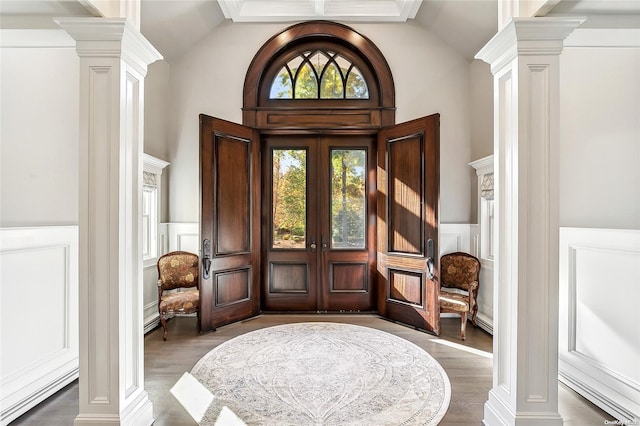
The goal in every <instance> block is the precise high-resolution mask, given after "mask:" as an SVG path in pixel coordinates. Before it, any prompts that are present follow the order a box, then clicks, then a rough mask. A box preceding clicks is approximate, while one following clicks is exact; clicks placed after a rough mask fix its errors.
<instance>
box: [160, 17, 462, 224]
mask: <svg viewBox="0 0 640 426" xmlns="http://www.w3.org/2000/svg"><path fill="white" fill-rule="evenodd" d="M288 26H289V25H284V24H238V23H236V24H230V23H228V22H225V23H223V24H222V25H221V26H220V27H219V28H217V29H216V30H214V32H212V33H211V34H210V35H209V36H208V37H206V38H205V39H203V40H202V41H201V42H200V43H198V44H197V45H196V46H195V47H194V48H193V49H192V50H191V51H189V52H188V53H187V54H186V55H185V56H184V57H183V58H182V59H181V60H180V61H178V62H176V63H174V64H172V65H171V89H170V108H171V109H170V128H169V146H170V148H169V150H170V152H169V158H167V161H170V162H171V170H170V195H169V197H170V200H171V206H170V215H169V216H170V221H171V222H197V221H199V206H198V199H199V195H198V190H199V189H198V161H199V160H198V149H199V146H198V140H199V134H198V115H199V114H200V113H205V114H207V115H212V116H217V117H220V118H223V119H226V120H229V121H234V122H237V123H240V122H241V121H242V115H241V107H242V90H243V84H244V78H245V74H246V70H247V68H248V66H249V63H250V62H251V60H252V59H253V56H254V55H255V54H256V53H257V51H258V50H259V48H260V47H261V46H262V44H263V43H265V42H266V41H267V40H268V39H269V38H270V37H272V36H273V35H275V34H277V33H278V32H280V31H281V30H283V29H285V28H287V27H288ZM353 28H354V29H355V30H356V31H359V32H361V33H362V34H363V35H365V36H367V37H369V38H370V39H371V40H372V41H373V42H374V43H375V44H376V45H377V46H378V47H379V48H380V50H381V51H382V53H383V54H384V55H385V57H386V58H387V61H388V62H389V65H390V67H391V71H392V73H393V76H394V81H395V86H396V105H397V114H396V121H397V122H402V121H407V120H410V119H413V118H417V117H420V116H423V115H428V114H432V113H436V112H437V113H440V114H441V127H440V141H441V150H440V152H441V154H440V155H441V190H440V192H441V197H440V199H441V210H440V213H441V221H442V222H444V223H468V222H469V221H470V219H471V207H470V203H471V196H470V187H471V185H470V176H471V175H470V170H469V166H468V163H469V161H471V151H470V142H469V139H470V124H469V123H470V102H469V85H470V81H469V64H468V62H467V61H466V60H465V59H464V58H462V57H461V56H459V55H457V54H455V53H453V51H452V50H451V49H450V48H448V47H447V46H445V45H444V44H442V42H440V41H439V40H438V39H437V38H436V37H435V36H433V35H432V34H431V33H429V32H428V31H425V30H424V29H422V28H420V27H419V26H417V25H415V24H413V23H408V24H360V25H353Z"/></svg>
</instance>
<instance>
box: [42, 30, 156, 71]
mask: <svg viewBox="0 0 640 426" xmlns="http://www.w3.org/2000/svg"><path fill="white" fill-rule="evenodd" d="M54 21H55V22H56V23H57V24H58V25H60V27H62V28H63V29H64V30H65V31H67V33H69V35H70V36H71V37H73V39H74V40H75V41H76V50H77V52H78V56H80V57H122V58H123V59H125V60H127V61H128V62H129V63H131V65H133V66H135V67H136V68H137V69H138V70H139V71H140V72H143V73H144V74H146V71H147V66H148V65H149V64H151V63H153V62H155V61H158V60H161V59H162V55H161V54H160V52H158V50H157V49H156V48H155V47H153V45H152V44H151V43H150V42H149V41H148V40H147V39H146V38H145V37H144V36H143V35H142V33H140V31H138V30H137V29H136V28H135V27H134V26H133V25H132V24H131V23H130V22H129V21H127V20H126V19H125V18H94V17H91V18H56V19H54Z"/></svg>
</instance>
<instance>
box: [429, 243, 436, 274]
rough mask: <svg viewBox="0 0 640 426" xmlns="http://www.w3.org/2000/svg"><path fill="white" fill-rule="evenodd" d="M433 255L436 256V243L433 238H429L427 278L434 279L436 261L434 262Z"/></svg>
mask: <svg viewBox="0 0 640 426" xmlns="http://www.w3.org/2000/svg"><path fill="white" fill-rule="evenodd" d="M433 256H434V244H433V240H432V239H431V238H429V240H428V241H427V278H428V279H430V280H432V279H434V277H435V274H434V270H433V269H434V263H433Z"/></svg>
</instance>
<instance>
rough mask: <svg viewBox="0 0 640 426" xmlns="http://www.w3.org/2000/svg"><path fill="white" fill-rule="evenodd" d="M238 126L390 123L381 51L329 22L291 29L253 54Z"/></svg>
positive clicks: (390, 93) (389, 80)
mask: <svg viewBox="0 0 640 426" xmlns="http://www.w3.org/2000/svg"><path fill="white" fill-rule="evenodd" d="M242 117H243V118H242V121H243V124H245V125H246V126H249V127H254V128H256V129H264V130H276V131H284V132H288V131H293V130H308V129H314V130H317V129H331V130H332V131H333V130H338V129H339V130H340V131H342V130H345V131H352V130H353V131H362V130H363V129H364V130H370V129H379V128H381V127H385V126H389V125H391V124H393V123H395V95H394V86H393V77H392V75H391V70H390V69H389V65H388V64H387V61H386V60H385V58H384V56H383V55H382V52H381V51H380V50H379V49H378V48H377V47H376V46H375V45H374V44H373V43H372V42H371V40H369V39H368V38H366V37H364V36H362V35H361V34H359V33H357V32H355V31H354V30H353V29H351V28H349V27H347V26H345V25H342V24H338V23H335V22H326V21H312V22H303V23H300V24H296V25H293V26H291V27H289V28H287V29H285V30H284V31H282V32H280V33H278V34H276V35H275V36H273V37H272V38H270V39H269V40H268V41H267V42H266V43H265V44H264V45H263V46H262V47H261V48H260V50H259V51H258V52H257V53H256V55H255V57H254V58H253V60H252V61H251V64H250V65H249V68H248V69H247V76H246V78H245V82H244V92H243V105H242Z"/></svg>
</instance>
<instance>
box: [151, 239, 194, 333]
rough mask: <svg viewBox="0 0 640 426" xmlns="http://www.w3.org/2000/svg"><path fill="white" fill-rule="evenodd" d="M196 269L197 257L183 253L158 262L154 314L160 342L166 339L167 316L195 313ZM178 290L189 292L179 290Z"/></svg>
mask: <svg viewBox="0 0 640 426" xmlns="http://www.w3.org/2000/svg"><path fill="white" fill-rule="evenodd" d="M199 270H200V268H199V258H198V255H196V254H193V253H188V252H186V251H173V252H170V253H167V254H164V255H162V256H160V258H159V259H158V312H159V314H160V322H161V323H162V328H163V330H164V334H163V335H162V339H163V340H167V318H168V317H169V316H173V315H177V314H193V313H195V312H198V309H199V307H200V292H199V291H198V281H199V280H198V273H199ZM181 289H189V290H186V291H180V290H181ZM171 290H177V291H171Z"/></svg>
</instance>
